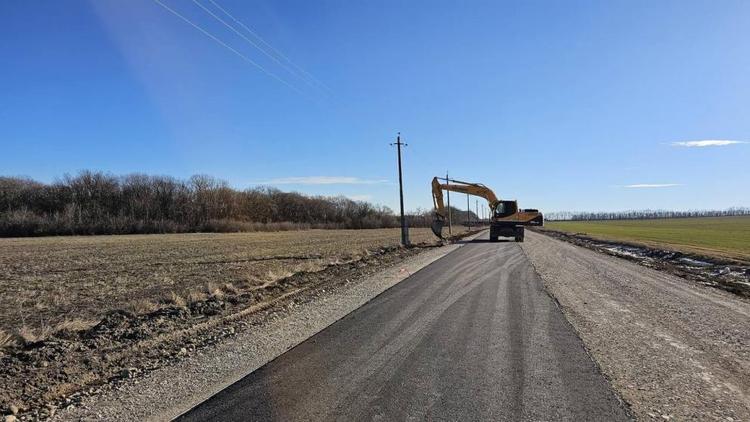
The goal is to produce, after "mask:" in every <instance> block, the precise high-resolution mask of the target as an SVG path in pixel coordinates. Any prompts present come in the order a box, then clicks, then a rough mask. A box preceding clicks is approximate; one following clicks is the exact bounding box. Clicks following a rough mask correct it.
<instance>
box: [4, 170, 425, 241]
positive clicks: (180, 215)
mask: <svg viewBox="0 0 750 422" xmlns="http://www.w3.org/2000/svg"><path fill="white" fill-rule="evenodd" d="M413 219H414V222H413V223H414V225H417V224H419V223H420V222H421V218H419V216H413ZM398 225H399V219H398V217H397V216H396V215H395V214H394V213H393V211H392V210H390V209H389V208H387V207H379V206H374V205H372V204H369V203H367V202H363V201H354V200H351V199H348V198H345V197H322V196H306V195H302V194H299V193H295V192H282V191H280V190H278V189H274V188H269V187H257V188H251V189H247V190H241V191H240V190H236V189H233V188H231V187H230V186H229V185H228V184H227V183H226V182H225V181H222V180H218V179H215V178H213V177H209V176H205V175H196V176H193V177H191V178H190V179H188V180H180V179H176V178H173V177H168V176H148V175H143V174H131V175H127V176H113V175H110V174H106V173H102V172H92V171H84V172H81V173H79V174H78V175H76V176H65V177H63V178H62V179H60V180H58V181H56V182H54V183H51V184H45V183H40V182H37V181H34V180H31V179H24V178H14V177H0V236H5V237H8V236H41V235H69V234H131V233H179V232H233V231H256V230H285V229H301V228H302V229H304V228H346V229H364V228H380V227H398Z"/></svg>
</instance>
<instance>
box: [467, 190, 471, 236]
mask: <svg viewBox="0 0 750 422" xmlns="http://www.w3.org/2000/svg"><path fill="white" fill-rule="evenodd" d="M466 227H468V228H469V229H471V204H470V203H469V194H468V193H467V194H466Z"/></svg>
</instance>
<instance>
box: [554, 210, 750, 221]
mask: <svg viewBox="0 0 750 422" xmlns="http://www.w3.org/2000/svg"><path fill="white" fill-rule="evenodd" d="M737 215H750V208H745V207H733V208H727V209H725V210H690V211H666V210H642V211H618V212H566V211H562V212H551V213H548V214H546V215H545V219H546V220H549V221H561V220H570V221H591V220H644V219H656V218H688V217H727V216H737Z"/></svg>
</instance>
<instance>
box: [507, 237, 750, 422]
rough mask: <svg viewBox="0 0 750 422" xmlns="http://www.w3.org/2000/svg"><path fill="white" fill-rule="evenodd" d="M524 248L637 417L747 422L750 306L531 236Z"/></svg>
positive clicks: (669, 277)
mask: <svg viewBox="0 0 750 422" xmlns="http://www.w3.org/2000/svg"><path fill="white" fill-rule="evenodd" d="M522 247H523V249H524V251H525V252H526V254H527V256H528V257H529V259H530V260H531V262H532V264H533V265H534V267H535V268H536V270H537V271H538V273H539V275H540V276H541V277H542V279H543V280H544V284H545V286H546V288H547V290H548V291H549V292H550V293H551V294H552V295H554V297H555V298H556V299H557V300H558V301H559V303H560V305H561V308H562V309H563V311H564V313H565V315H566V317H567V318H568V320H569V321H570V322H571V323H572V324H573V326H574V327H575V329H576V331H578V333H579V335H580V337H581V338H582V339H583V341H584V343H585V344H586V347H587V348H588V350H589V351H590V352H591V354H592V356H593V357H594V358H595V359H596V361H597V362H598V363H599V364H600V366H601V368H602V371H603V372H604V374H605V375H607V377H609V378H610V379H611V381H612V384H613V386H614V387H615V389H616V390H617V391H618V392H619V393H620V394H621V396H622V397H623V398H624V399H625V400H626V401H627V402H628V403H629V404H630V406H631V408H632V410H633V411H634V413H635V415H636V416H638V417H639V418H640V419H644V420H648V419H649V418H652V419H660V420H665V419H666V420H669V419H673V420H687V419H691V420H724V421H732V420H735V421H736V420H743V421H747V420H750V302H748V301H747V300H746V299H743V298H740V297H738V296H736V295H733V294H731V293H727V292H724V291H720V290H717V289H713V288H710V287H706V286H702V285H700V284H698V283H696V282H691V281H688V280H685V279H682V278H678V277H675V276H672V275H669V274H666V273H662V272H659V271H655V270H652V269H649V268H645V267H643V266H641V265H638V264H635V263H632V262H628V261H625V260H623V259H619V258H614V257H611V256H608V255H604V254H600V253H597V252H594V251H591V250H588V249H584V248H580V247H577V246H574V245H571V244H569V243H565V242H561V241H558V240H553V239H551V238H549V237H547V236H542V235H539V234H536V233H527V235H526V242H525V243H524V244H523V246H522Z"/></svg>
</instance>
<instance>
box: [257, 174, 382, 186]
mask: <svg viewBox="0 0 750 422" xmlns="http://www.w3.org/2000/svg"><path fill="white" fill-rule="evenodd" d="M380 183H388V180H385V179H360V178H359V177H351V176H303V177H280V178H276V179H271V180H265V181H262V182H259V183H258V184H262V185H375V184H380Z"/></svg>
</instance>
